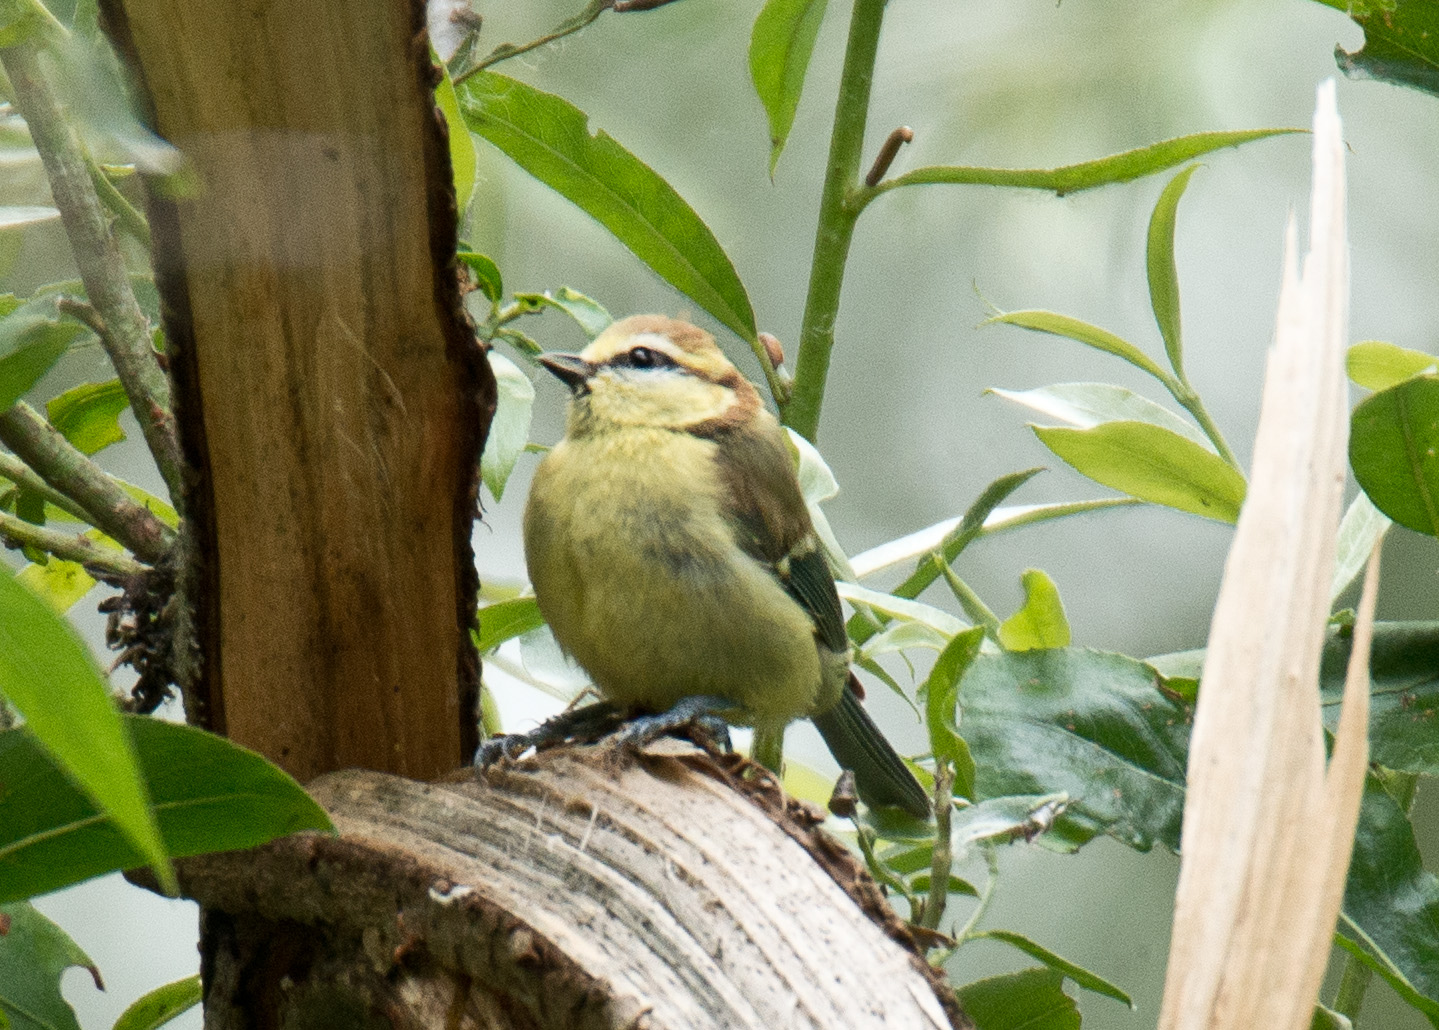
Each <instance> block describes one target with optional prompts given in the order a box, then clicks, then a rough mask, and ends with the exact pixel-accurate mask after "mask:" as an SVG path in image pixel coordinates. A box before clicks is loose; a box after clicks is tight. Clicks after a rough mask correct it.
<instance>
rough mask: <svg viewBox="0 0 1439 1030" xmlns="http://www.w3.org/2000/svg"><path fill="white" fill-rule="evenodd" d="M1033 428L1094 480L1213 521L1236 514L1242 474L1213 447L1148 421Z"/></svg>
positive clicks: (1242, 487)
mask: <svg viewBox="0 0 1439 1030" xmlns="http://www.w3.org/2000/svg"><path fill="white" fill-rule="evenodd" d="M1032 428H1033V429H1034V435H1035V436H1037V437H1039V439H1040V441H1041V442H1042V443H1043V444H1044V445H1045V446H1046V447H1048V448H1049V449H1050V450H1051V451H1053V452H1054V453H1055V454H1057V455H1058V456H1059V457H1061V458H1063V459H1064V460H1065V461H1066V462H1067V463H1068V464H1069V465H1071V466H1073V467H1074V468H1075V470H1077V471H1078V472H1081V473H1083V474H1084V475H1086V476H1088V477H1089V478H1090V479H1092V480H1094V481H1095V482H1096V483H1101V484H1103V485H1104V486H1107V487H1110V488H1112V489H1114V490H1119V491H1122V492H1124V493H1127V494H1129V495H1130V496H1131V497H1137V498H1139V499H1140V500H1144V501H1150V502H1152V503H1154V504H1162V505H1165V506H1166V507H1170V508H1176V509H1178V510H1179V511H1187V512H1192V513H1193V514H1195V515H1202V516H1204V517H1205V518H1209V519H1214V520H1216V521H1218V522H1229V523H1233V522H1235V521H1237V520H1238V518H1239V509H1240V507H1241V506H1242V505H1243V503H1244V492H1245V483H1244V477H1243V476H1241V475H1240V474H1239V473H1238V472H1237V471H1236V470H1235V469H1234V467H1233V466H1232V465H1230V464H1229V463H1228V462H1227V461H1225V460H1224V459H1223V458H1221V457H1219V456H1218V455H1217V454H1215V453H1214V452H1213V451H1211V450H1208V449H1207V448H1204V447H1201V446H1200V445H1199V444H1197V443H1195V442H1194V441H1193V440H1190V439H1187V438H1186V437H1183V436H1180V435H1179V434H1178V433H1172V432H1170V431H1169V430H1168V429H1162V428H1160V427H1159V426H1155V425H1151V424H1149V423H1147V422H1105V423H1103V424H1101V425H1097V426H1094V427H1093V428H1091V429H1067V428H1063V427H1056V428H1045V427H1043V426H1034V427H1032Z"/></svg>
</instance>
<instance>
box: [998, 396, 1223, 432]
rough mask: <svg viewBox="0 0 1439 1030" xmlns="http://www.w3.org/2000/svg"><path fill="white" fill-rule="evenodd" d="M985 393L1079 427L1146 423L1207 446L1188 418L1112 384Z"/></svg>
mask: <svg viewBox="0 0 1439 1030" xmlns="http://www.w3.org/2000/svg"><path fill="white" fill-rule="evenodd" d="M985 393H992V394H994V395H996V396H998V397H1003V398H1004V399H1005V400H1007V401H1014V402H1015V403H1016V404H1022V405H1024V406H1025V407H1026V408H1029V409H1030V410H1031V411H1037V412H1039V413H1040V414H1043V415H1048V416H1049V417H1050V418H1057V419H1059V420H1060V421H1061V422H1066V423H1068V424H1069V425H1071V426H1076V427H1078V428H1080V429H1089V428H1091V427H1092V426H1097V425H1099V424H1100V423H1103V422H1148V423H1150V424H1151V425H1156V426H1159V427H1160V428H1162V429H1168V430H1169V431H1170V432H1173V433H1178V434H1179V435H1180V436H1183V437H1185V438H1187V439H1190V440H1193V441H1194V442H1195V443H1197V444H1200V445H1202V446H1204V447H1208V446H1209V443H1208V441H1207V440H1206V439H1205V437H1204V434H1203V433H1201V432H1200V431H1199V430H1198V429H1197V428H1196V427H1195V426H1194V424H1193V423H1192V422H1190V421H1189V420H1187V419H1184V418H1181V417H1180V416H1179V415H1177V414H1175V413H1174V412H1172V411H1170V410H1169V409H1168V408H1166V407H1164V406H1163V405H1162V404H1155V403H1154V402H1153V401H1152V400H1150V399H1149V398H1147V397H1141V396H1140V395H1139V394H1137V393H1135V392H1134V391H1133V390H1126V389H1125V388H1124V387H1122V386H1115V385H1114V384H1113V383H1055V384H1054V385H1053V386H1041V387H1039V388H1038V389H1034V390H1001V389H999V388H998V387H993V386H992V387H990V388H989V389H988V390H986V391H985Z"/></svg>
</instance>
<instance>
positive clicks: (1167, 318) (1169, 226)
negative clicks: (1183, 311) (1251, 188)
mask: <svg viewBox="0 0 1439 1030" xmlns="http://www.w3.org/2000/svg"><path fill="white" fill-rule="evenodd" d="M1198 167H1199V166H1198V165H1190V166H1189V167H1188V168H1186V169H1184V170H1183V171H1182V172H1180V173H1179V174H1178V175H1176V176H1175V177H1174V178H1172V179H1170V180H1169V184H1168V185H1167V186H1165V187H1164V192H1162V193H1160V194H1159V201H1158V203H1156V204H1155V205H1154V213H1153V214H1152V215H1150V217H1149V239H1148V243H1147V246H1146V250H1145V265H1146V267H1147V270H1148V273H1149V306H1150V307H1151V308H1152V309H1153V310H1154V320H1155V322H1157V323H1159V335H1160V336H1162V337H1164V353H1165V354H1167V355H1168V356H1169V367H1170V368H1172V369H1174V372H1175V374H1176V375H1179V376H1182V375H1183V374H1184V343H1183V337H1182V336H1181V333H1180V319H1179V271H1178V269H1176V268H1175V267H1174V222H1175V218H1176V217H1177V215H1178V213H1179V198H1180V197H1182V196H1184V190H1185V188H1186V187H1187V186H1188V185H1189V178H1190V176H1192V175H1193V174H1194V172H1195V170H1196V169H1197V168H1198Z"/></svg>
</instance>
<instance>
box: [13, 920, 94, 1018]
mask: <svg viewBox="0 0 1439 1030" xmlns="http://www.w3.org/2000/svg"><path fill="white" fill-rule="evenodd" d="M0 929H4V931H5V932H4V933H0V1020H5V1019H8V1021H9V1027H10V1030H80V1024H79V1022H78V1021H77V1020H76V1019H75V1010H74V1009H72V1008H71V1007H70V1005H69V1003H68V1002H66V1001H65V998H64V997H63V996H62V995H61V993H60V982H61V978H62V977H63V976H64V974H65V970H67V969H69V968H70V967H71V966H79V967H80V968H82V969H88V970H89V971H90V975H91V977H93V978H94V980H95V985H96V986H97V987H98V986H100V973H99V971H98V970H97V969H96V968H95V963H93V962H91V961H90V956H88V955H86V954H85V952H83V951H81V950H80V946H79V945H78V944H76V943H75V942H74V941H72V940H71V939H70V935H69V934H67V933H66V932H65V931H64V930H62V929H60V928H59V927H58V926H56V925H55V924H54V923H52V922H51V921H50V920H48V919H46V918H45V917H44V916H42V915H41V914H40V913H39V912H37V911H36V910H35V908H34V907H33V906H31V905H29V904H26V903H24V902H21V903H19V904H14V905H0Z"/></svg>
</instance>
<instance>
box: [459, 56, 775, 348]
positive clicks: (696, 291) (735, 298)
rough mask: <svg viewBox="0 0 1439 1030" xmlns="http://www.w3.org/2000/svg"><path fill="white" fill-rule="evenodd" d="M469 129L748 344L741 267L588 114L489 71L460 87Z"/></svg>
mask: <svg viewBox="0 0 1439 1030" xmlns="http://www.w3.org/2000/svg"><path fill="white" fill-rule="evenodd" d="M459 96H460V110H461V111H462V112H463V113H464V116H465V121H466V123H467V124H468V125H469V127H470V130H471V131H472V132H474V133H475V134H476V135H479V136H483V137H484V138H485V139H487V140H489V141H490V142H491V143H493V144H494V145H495V146H497V147H499V148H500V149H501V150H503V151H504V152H505V153H506V154H508V155H509V156H510V157H511V158H512V159H513V160H514V161H515V162H516V163H517V164H519V166H520V167H521V168H523V169H524V170H525V171H527V172H529V173H530V174H531V175H533V176H534V177H535V178H537V179H539V180H540V181H541V182H543V183H544V184H545V185H547V186H549V187H550V188H551V189H553V190H555V191H556V192H558V193H559V194H561V195H562V196H564V197H565V198H567V199H568V200H570V201H572V202H573V203H574V204H576V205H577V206H578V207H579V208H580V209H581V210H583V211H584V212H585V213H586V214H588V215H590V216H591V217H592V218H594V219H595V220H596V221H598V222H599V223H600V224H601V225H603V226H604V227H605V228H606V229H608V230H609V231H610V232H611V233H613V234H614V235H615V237H616V238H617V239H618V240H619V241H620V242H621V243H623V244H624V245H625V246H626V247H628V248H629V249H630V250H631V251H632V252H633V253H634V255H635V256H636V257H638V258H639V259H640V260H641V261H643V262H644V263H645V264H647V265H649V266H650V268H651V269H653V270H654V271H655V273H656V274H658V275H659V276H660V277H661V278H662V279H664V280H665V281H666V282H668V283H670V285H672V286H674V287H675V289H677V290H679V291H680V292H681V293H683V294H685V295H686V296H688V297H690V298H691V299H692V300H693V301H694V302H695V303H696V304H698V305H699V306H700V307H702V308H704V310H706V311H708V312H709V313H710V314H711V315H713V316H714V317H715V318H717V319H718V320H719V321H720V322H722V323H724V325H726V326H728V327H729V328H730V329H732V330H734V331H735V332H736V333H738V334H739V335H740V336H741V337H743V338H744V339H745V340H748V341H751V342H753V341H754V340H755V339H756V332H755V322H754V311H753V309H752V308H751V307H750V301H749V295H748V294H747V293H746V292H745V288H744V284H743V283H741V282H740V279H739V276H738V275H737V274H736V273H735V270H734V265H732V264H731V263H730V259H729V257H728V256H727V255H726V254H725V252H724V250H723V249H722V248H721V247H720V245H719V242H718V241H717V240H716V239H715V238H714V234H713V233H712V232H710V230H709V226H707V225H705V223H704V222H703V221H702V220H701V219H700V217H699V215H697V214H695V212H694V210H693V209H692V208H691V207H690V206H689V205H688V204H686V203H685V201H684V199H683V198H682V197H681V196H680V195H679V194H678V193H676V192H675V190H674V188H673V187H672V186H670V184H669V183H667V182H665V180H664V179H662V178H661V177H660V176H659V175H657V174H655V172H654V170H653V169H651V168H650V167H649V166H648V165H646V164H645V163H644V162H642V161H641V160H640V159H639V158H637V157H635V156H634V155H633V154H631V153H630V152H629V151H628V150H626V149H624V147H622V146H620V145H619V144H618V143H616V142H615V141H614V140H613V139H612V138H611V137H609V136H608V135H606V134H605V133H603V132H600V133H597V134H595V135H591V134H590V131H589V128H588V125H587V121H588V119H587V117H586V115H585V113H584V112H583V111H581V110H580V109H579V108H577V107H575V106H574V105H572V104H570V103H569V102H568V101H566V100H563V99H561V98H560V97H557V96H555V95H554V94H551V93H543V92H541V91H540V90H537V89H535V88H534V87H532V86H527V85H525V84H524V83H522V82H517V81H516V80H514V79H510V78H506V77H505V76H503V75H497V74H495V73H494V72H489V71H482V72H479V73H477V74H476V75H474V76H472V77H471V78H470V79H468V80H466V81H465V83H464V84H463V85H462V86H461V87H460V88H459Z"/></svg>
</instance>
